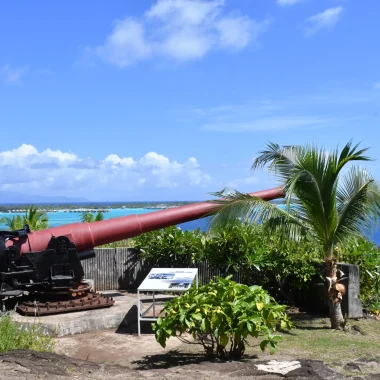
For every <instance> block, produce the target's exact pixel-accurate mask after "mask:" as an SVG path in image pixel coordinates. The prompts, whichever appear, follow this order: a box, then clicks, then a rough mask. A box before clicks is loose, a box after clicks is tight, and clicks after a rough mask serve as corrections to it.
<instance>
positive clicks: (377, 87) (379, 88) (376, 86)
mask: <svg viewBox="0 0 380 380" xmlns="http://www.w3.org/2000/svg"><path fill="white" fill-rule="evenodd" d="M373 87H374V88H376V89H377V90H380V80H379V81H377V82H375V83H374V84H373Z"/></svg>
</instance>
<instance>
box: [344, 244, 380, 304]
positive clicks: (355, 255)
mask: <svg viewBox="0 0 380 380" xmlns="http://www.w3.org/2000/svg"><path fill="white" fill-rule="evenodd" d="M337 254H338V255H339V261H340V262H344V263H349V264H355V265H357V266H358V267H359V270H360V299H361V301H362V302H363V306H364V307H365V308H367V309H369V310H370V311H376V310H380V249H379V247H377V246H376V244H375V243H373V242H371V241H370V240H368V239H366V238H364V237H361V238H356V239H353V240H352V243H351V244H347V245H345V246H344V248H341V249H338V250H337Z"/></svg>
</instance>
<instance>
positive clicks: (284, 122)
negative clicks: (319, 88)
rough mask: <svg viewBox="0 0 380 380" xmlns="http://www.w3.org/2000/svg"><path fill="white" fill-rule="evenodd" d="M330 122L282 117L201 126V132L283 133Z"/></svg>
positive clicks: (300, 117)
mask: <svg viewBox="0 0 380 380" xmlns="http://www.w3.org/2000/svg"><path fill="white" fill-rule="evenodd" d="M332 122H333V120H332V119H324V118H319V117H314V116H291V117H289V116H283V117H267V118H262V119H256V120H251V121H242V122H216V123H209V124H203V125H202V126H201V130H204V131H214V132H255V131H284V130H289V129H305V128H322V127H326V126H328V125H331V123H332Z"/></svg>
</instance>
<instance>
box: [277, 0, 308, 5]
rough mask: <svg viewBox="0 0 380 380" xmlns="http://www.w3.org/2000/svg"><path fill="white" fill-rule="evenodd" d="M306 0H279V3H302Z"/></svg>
mask: <svg viewBox="0 0 380 380" xmlns="http://www.w3.org/2000/svg"><path fill="white" fill-rule="evenodd" d="M302 1H304V0H277V4H278V5H285V6H286V5H294V4H297V3H301V2H302Z"/></svg>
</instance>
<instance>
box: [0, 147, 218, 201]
mask: <svg viewBox="0 0 380 380" xmlns="http://www.w3.org/2000/svg"><path fill="white" fill-rule="evenodd" d="M210 180H211V178H210V176H209V175H208V174H206V173H205V172H204V171H203V170H202V169H201V168H200V166H199V164H198V162H197V160H196V159H195V158H194V157H190V158H189V159H188V160H186V161H185V162H183V163H180V162H177V161H175V160H174V161H171V160H169V158H168V157H166V156H163V155H161V154H158V153H156V152H149V153H147V154H145V155H144V156H143V157H141V158H140V159H134V158H132V157H119V156H118V155H116V154H110V155H108V156H107V157H106V158H104V159H101V160H92V159H90V158H84V159H82V158H79V157H78V156H77V155H75V154H73V153H69V152H62V151H60V150H52V149H49V148H48V149H45V150H43V151H38V150H37V149H36V148H35V147H34V146H32V145H28V144H23V145H21V146H19V147H18V148H16V149H13V150H9V151H2V152H0V190H12V191H19V192H26V191H28V192H29V191H30V190H33V191H34V192H37V193H39V194H42V195H48V194H52V193H54V194H56V195H78V196H84V197H87V195H88V194H89V193H91V192H96V193H97V194H99V193H102V192H103V191H104V192H112V191H113V192H114V193H115V194H116V193H117V194H123V193H125V192H127V191H133V190H136V189H144V188H149V189H152V188H153V189H154V188H168V189H169V188H184V189H189V187H203V186H205V185H206V184H208V183H209V182H210ZM95 190H96V191H95ZM116 190H117V192H116Z"/></svg>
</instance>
